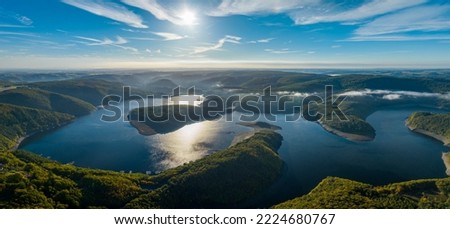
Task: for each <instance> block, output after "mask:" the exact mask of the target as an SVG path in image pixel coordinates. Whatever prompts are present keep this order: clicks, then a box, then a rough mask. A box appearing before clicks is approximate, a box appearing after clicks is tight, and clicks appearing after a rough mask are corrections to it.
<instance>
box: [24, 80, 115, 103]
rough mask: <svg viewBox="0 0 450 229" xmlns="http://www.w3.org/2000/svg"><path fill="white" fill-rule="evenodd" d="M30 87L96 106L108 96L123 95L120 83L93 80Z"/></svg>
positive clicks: (35, 84)
mask: <svg viewBox="0 0 450 229" xmlns="http://www.w3.org/2000/svg"><path fill="white" fill-rule="evenodd" d="M29 87H31V88H39V89H42V90H45V91H51V92H55V93H59V94H63V95H69V96H72V97H75V98H78V99H81V100H84V101H86V102H88V103H90V104H92V105H94V106H98V105H101V102H102V99H103V98H104V97H105V96H107V95H111V94H116V95H122V94H123V86H122V84H120V83H117V82H108V81H104V80H91V79H76V80H65V81H52V82H42V83H34V84H30V85H29Z"/></svg>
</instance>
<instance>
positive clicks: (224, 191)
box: [0, 132, 283, 208]
mask: <svg viewBox="0 0 450 229" xmlns="http://www.w3.org/2000/svg"><path fill="white" fill-rule="evenodd" d="M281 141H282V137H281V136H280V135H279V134H276V133H274V132H262V133H260V134H257V135H255V136H254V137H252V138H250V139H248V140H246V141H244V142H242V143H240V144H238V145H236V146H234V147H231V148H229V149H226V150H223V151H220V152H217V153H215V154H213V155H210V156H207V157H205V158H204V159H201V160H199V161H196V162H192V163H189V164H186V165H184V166H181V167H179V168H176V169H172V170H168V171H166V172H164V173H162V174H159V175H156V176H147V175H143V174H122V173H116V172H109V171H103V170H93V169H84V168H79V167H75V166H73V165H68V164H60V163H57V162H54V161H51V160H48V159H45V158H42V157H40V156H37V155H35V154H32V153H27V152H24V151H17V152H14V153H11V152H5V151H3V152H0V208H122V207H133V208H155V207H158V208H172V207H176V208H183V207H198V208H208V207H217V206H221V207H229V206H235V205H237V204H239V203H241V202H242V201H245V200H246V199H248V198H250V197H252V196H253V195H255V194H256V193H259V192H261V191H262V190H264V189H265V188H267V187H268V186H269V185H270V184H272V183H273V182H274V181H275V180H276V179H277V178H278V176H279V175H280V173H281V168H282V164H283V163H282V161H281V159H280V157H279V156H278V154H277V153H276V150H277V149H278V148H279V147H280V145H281Z"/></svg>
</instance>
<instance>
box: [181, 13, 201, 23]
mask: <svg viewBox="0 0 450 229" xmlns="http://www.w3.org/2000/svg"><path fill="white" fill-rule="evenodd" d="M180 19H181V20H182V21H183V24H184V25H196V24H197V15H196V14H195V13H194V12H193V11H191V10H185V11H184V12H183V13H181V15H180Z"/></svg>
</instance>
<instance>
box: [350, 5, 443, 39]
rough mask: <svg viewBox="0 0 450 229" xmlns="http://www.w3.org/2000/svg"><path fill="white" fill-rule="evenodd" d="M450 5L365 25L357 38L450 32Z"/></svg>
mask: <svg viewBox="0 0 450 229" xmlns="http://www.w3.org/2000/svg"><path fill="white" fill-rule="evenodd" d="M449 13H450V5H431V6H420V7H414V8H410V9H406V10H403V11H400V12H398V13H394V14H390V15H386V16H383V17H380V18H377V19H375V20H374V21H372V22H370V23H367V24H365V25H363V26H362V27H361V28H359V29H357V30H356V31H355V34H356V35H357V36H376V35H384V34H393V33H405V32H412V31H425V32H430V31H440V30H450V16H449Z"/></svg>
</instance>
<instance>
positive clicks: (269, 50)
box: [264, 48, 298, 54]
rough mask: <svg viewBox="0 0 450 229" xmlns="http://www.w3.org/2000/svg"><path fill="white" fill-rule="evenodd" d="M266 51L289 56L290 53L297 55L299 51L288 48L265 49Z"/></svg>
mask: <svg viewBox="0 0 450 229" xmlns="http://www.w3.org/2000/svg"><path fill="white" fill-rule="evenodd" d="M264 51H266V52H269V53H272V54H289V53H297V52H298V51H295V50H291V49H288V48H285V49H278V50H277V49H264Z"/></svg>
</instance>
